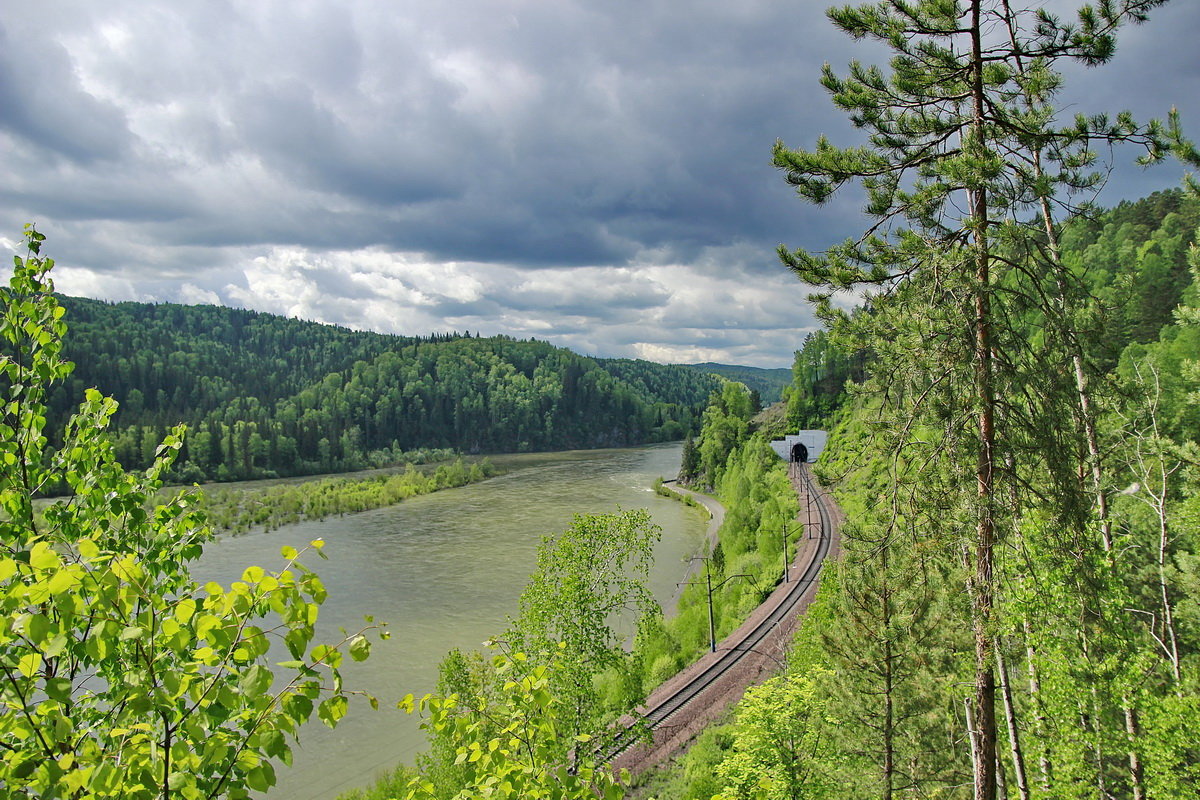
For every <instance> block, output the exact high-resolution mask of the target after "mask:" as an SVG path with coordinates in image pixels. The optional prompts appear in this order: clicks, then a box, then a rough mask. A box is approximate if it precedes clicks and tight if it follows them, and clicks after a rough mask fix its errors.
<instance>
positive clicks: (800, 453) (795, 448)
mask: <svg viewBox="0 0 1200 800" xmlns="http://www.w3.org/2000/svg"><path fill="white" fill-rule="evenodd" d="M807 461H808V448H807V447H805V446H804V445H803V444H801V443H800V442H797V443H796V444H794V445H792V463H793V464H797V463H805V462H807Z"/></svg>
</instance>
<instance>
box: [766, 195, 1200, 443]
mask: <svg viewBox="0 0 1200 800" xmlns="http://www.w3.org/2000/svg"><path fill="white" fill-rule="evenodd" d="M1198 228H1200V200H1197V199H1196V198H1194V197H1190V196H1188V195H1187V194H1185V193H1184V192H1183V191H1181V190H1179V189H1170V190H1165V191H1160V192H1155V193H1154V194H1151V195H1150V196H1148V197H1143V198H1141V199H1139V200H1126V201H1122V202H1121V203H1120V204H1118V205H1117V206H1115V207H1113V208H1110V209H1107V210H1102V211H1098V212H1097V213H1095V214H1093V215H1091V216H1080V217H1077V218H1076V219H1074V220H1072V221H1071V222H1069V223H1068V224H1066V225H1065V226H1064V227H1063V231H1062V236H1061V239H1060V244H1061V246H1062V260H1063V264H1064V265H1065V266H1067V267H1068V268H1069V269H1070V271H1071V273H1072V275H1073V276H1074V279H1075V280H1076V281H1077V282H1078V285H1079V286H1080V287H1081V288H1082V290H1083V291H1086V292H1087V293H1088V294H1089V295H1091V296H1092V298H1093V300H1094V302H1092V303H1091V304H1090V305H1089V307H1088V309H1087V313H1086V314H1084V315H1082V316H1081V318H1080V320H1079V322H1078V324H1079V325H1080V326H1081V327H1082V328H1083V335H1082V339H1083V340H1084V341H1086V343H1087V345H1088V357H1089V358H1090V359H1091V360H1092V361H1093V362H1094V363H1095V364H1096V366H1097V367H1098V368H1099V369H1101V370H1103V371H1109V370H1112V369H1113V368H1114V367H1116V365H1117V363H1118V361H1119V360H1120V359H1121V358H1122V356H1123V354H1125V357H1126V358H1128V354H1129V353H1130V352H1138V353H1140V352H1142V348H1140V347H1139V346H1140V345H1151V344H1152V343H1154V342H1156V341H1157V340H1158V339H1159V338H1160V336H1163V337H1174V336H1175V335H1176V334H1175V330H1176V326H1174V325H1173V323H1174V322H1175V315H1176V313H1177V312H1176V309H1178V308H1179V306H1180V303H1183V302H1185V301H1186V300H1187V299H1188V293H1189V291H1190V292H1192V293H1193V294H1194V293H1195V292H1196V291H1197V288H1196V287H1193V288H1191V289H1189V286H1190V285H1191V283H1192V279H1193V273H1192V264H1191V262H1190V260H1189V253H1190V251H1191V248H1192V245H1193V244H1194V242H1195V241H1196V231H1197V229H1198ZM1193 299H1194V297H1193ZM871 313H873V312H872V310H871V309H870V307H862V308H859V309H858V310H857V311H856V312H855V314H856V315H858V316H860V317H861V316H862V315H869V314H871ZM1026 335H1027V336H1028V338H1029V339H1030V340H1031V341H1036V340H1037V339H1038V338H1039V337H1040V334H1039V333H1038V332H1037V330H1036V326H1035V325H1033V324H1032V323H1031V327H1030V329H1029V330H1027V331H1026ZM1172 341H1174V339H1172ZM871 358H872V354H871V348H870V346H869V345H868V346H866V347H864V348H863V349H859V350H856V351H854V352H851V348H850V347H848V346H847V345H846V343H845V342H841V341H838V340H837V339H836V338H835V337H833V336H831V335H830V334H829V333H827V332H825V331H817V332H815V333H814V334H812V335H810V336H809V337H808V338H807V339H806V340H805V341H804V345H803V347H801V349H800V350H797V351H796V360H795V362H794V363H793V365H792V375H791V378H792V385H791V387H790V388H788V389H787V391H786V392H785V394H786V395H787V399H788V418H787V424H788V429H789V430H796V429H799V428H810V427H822V426H825V425H829V424H831V421H830V418H831V416H832V413H833V412H834V411H835V410H837V409H838V408H839V407H841V405H842V403H843V401H844V400H845V399H846V394H845V385H846V382H847V380H850V381H853V382H856V383H857V382H860V381H862V380H863V378H864V377H865V375H866V373H867V367H868V364H869V362H870V361H871ZM1175 366H1176V367H1177V366H1178V365H1175ZM1167 372H1168V374H1167V375H1166V376H1165V377H1164V380H1165V381H1167V382H1168V383H1171V382H1173V381H1174V380H1175V379H1176V376H1177V372H1178V369H1174V370H1170V369H1169V370H1167Z"/></svg>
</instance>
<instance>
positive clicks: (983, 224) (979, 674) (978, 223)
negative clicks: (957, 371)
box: [969, 0, 996, 800]
mask: <svg viewBox="0 0 1200 800" xmlns="http://www.w3.org/2000/svg"><path fill="white" fill-rule="evenodd" d="M981 4H982V0H972V2H971V69H972V76H971V94H972V97H973V101H974V123H973V125H972V128H973V136H974V137H975V139H976V141H975V142H974V146H975V147H976V148H982V145H983V137H984V134H985V130H984V99H985V98H984V87H983V63H984V62H983V41H982V37H983V32H982V28H981V22H980V14H981V7H980V6H981ZM970 195H971V197H970V201H971V212H970V220H969V221H970V224H971V225H972V227H973V228H974V238H975V248H976V253H975V321H974V333H975V344H974V350H975V352H974V361H975V394H976V401H977V402H978V403H979V410H978V412H977V415H976V419H977V422H978V426H979V461H978V465H977V467H976V480H977V483H978V492H979V520H978V524H977V528H976V534H975V574H974V576H973V580H972V582H971V584H972V585H971V615H972V623H973V628H974V634H975V728H976V734H975V738H976V740H977V742H976V748H977V750H978V758H977V759H976V760H975V775H974V779H975V780H974V783H975V800H995V798H996V676H995V672H994V670H993V664H992V661H993V653H992V636H991V623H992V610H993V606H994V586H993V581H994V573H995V569H994V550H995V539H996V522H995V503H994V498H993V494H994V491H995V471H996V470H995V466H996V454H995V438H996V432H995V387H994V381H993V377H994V376H993V364H992V341H991V338H992V332H991V324H992V320H991V317H992V311H991V286H990V284H991V273H990V270H991V258H990V253H989V250H988V229H987V226H988V207H987V190H986V188H984V187H983V186H979V187H976V188H973V189H971V190H970Z"/></svg>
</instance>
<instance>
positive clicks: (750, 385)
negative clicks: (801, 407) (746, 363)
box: [687, 361, 792, 405]
mask: <svg viewBox="0 0 1200 800" xmlns="http://www.w3.org/2000/svg"><path fill="white" fill-rule="evenodd" d="M687 366H689V367H691V368H692V369H694V370H698V371H700V372H707V373H711V374H713V375H720V376H721V377H722V378H725V379H726V380H730V381H737V382H738V383H741V384H744V385H745V386H746V388H747V389H749V390H750V391H751V392H754V393H756V394H757V395H758V401H759V402H761V403H762V404H763V405H769V404H771V403H777V402H779V400H780V399H782V397H783V390H784V388H785V387H787V386H788V385H789V384H790V383H791V382H792V373H791V372H790V371H789V370H787V369H786V368H780V369H763V368H762V367H742V366H738V365H736V364H716V363H713V362H712V361H705V362H704V363H702V364H688V365H687Z"/></svg>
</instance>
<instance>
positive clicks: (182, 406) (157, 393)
mask: <svg viewBox="0 0 1200 800" xmlns="http://www.w3.org/2000/svg"><path fill="white" fill-rule="evenodd" d="M60 300H61V302H62V303H63V305H64V306H65V307H66V309H67V316H66V321H67V324H68V328H69V330H68V334H67V340H66V354H67V357H68V358H70V359H71V360H72V361H74V362H75V365H76V368H75V372H74V374H73V375H72V376H71V377H70V378H69V379H68V380H67V381H66V382H65V383H64V384H63V385H61V386H59V387H57V389H56V391H55V392H54V394H53V396H52V397H51V402H50V409H51V414H52V415H54V416H55V417H57V418H58V419H60V420H61V419H64V418H65V416H66V415H67V414H69V413H70V411H71V409H72V405H73V404H74V403H77V402H78V399H79V397H80V396H81V394H82V392H83V390H84V389H86V388H88V387H91V386H95V387H98V388H99V389H100V390H101V391H103V392H105V393H107V394H111V395H113V396H114V397H116V398H117V400H118V401H119V402H120V403H121V409H120V411H119V412H118V414H117V417H116V421H115V427H116V429H117V430H116V434H115V437H114V442H115V445H116V451H117V456H118V458H119V459H120V460H121V462H122V463H123V464H125V465H126V466H127V467H140V466H144V465H145V464H147V463H148V462H149V459H150V457H151V456H152V455H153V451H154V447H155V446H156V445H157V443H158V442H160V441H161V440H162V437H163V434H164V432H165V430H166V428H167V427H169V426H170V425H174V424H176V423H179V422H184V423H187V425H188V426H189V428H190V430H191V433H190V435H189V437H188V441H187V444H186V448H185V452H184V453H183V456H182V457H181V458H180V459H179V461H178V466H177V473H178V474H177V476H176V477H178V478H180V479H185V480H205V479H214V480H226V479H239V478H251V477H263V476H271V475H295V474H306V473H317V472H330V471H339V470H347V469H356V468H361V467H368V466H377V465H382V464H387V463H393V462H395V461H398V460H401V459H402V458H403V454H404V452H405V451H412V450H416V449H421V448H455V449H460V450H462V451H465V452H506V451H519V450H548V449H566V448H588V447H605V446H619V445H629V444H638V443H643V442H653V441H666V440H672V439H677V438H682V436H683V435H684V434H685V433H686V432H687V431H689V430H691V429H692V428H693V426H694V424H695V423H696V421H697V420H698V417H699V412H700V410H701V409H702V407H703V404H704V403H705V402H706V401H707V399H708V397H709V395H710V394H711V393H712V392H713V391H714V389H716V388H717V386H718V384H719V381H718V379H716V378H714V377H712V376H709V375H704V374H700V373H697V372H695V371H693V370H689V369H687V368H684V367H678V366H664V365H661V364H655V363H651V362H647V361H631V360H623V359H622V360H597V359H592V358H587V357H585V356H581V355H578V354H576V353H573V352H571V351H569V350H565V349H563V348H558V347H554V346H552V345H549V344H547V343H545V342H538V341H517V340H514V339H510V338H507V337H492V338H480V337H473V336H471V335H469V334H463V335H457V334H453V335H442V336H432V337H425V338H414V337H401V336H389V335H382V334H377V333H369V332H362V331H352V330H348V329H346V328H340V327H336V326H332V325H322V324H319V323H314V322H305V321H301V320H295V319H288V318H285V317H280V316H276V315H273V314H263V313H258V312H253V311H245V310H240V309H230V308H224V307H220V306H183V305H175V304H169V303H168V304H146V303H129V302H126V303H117V304H111V303H105V302H100V301H96V300H88V299H83V298H74V297H62V298H60Z"/></svg>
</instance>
